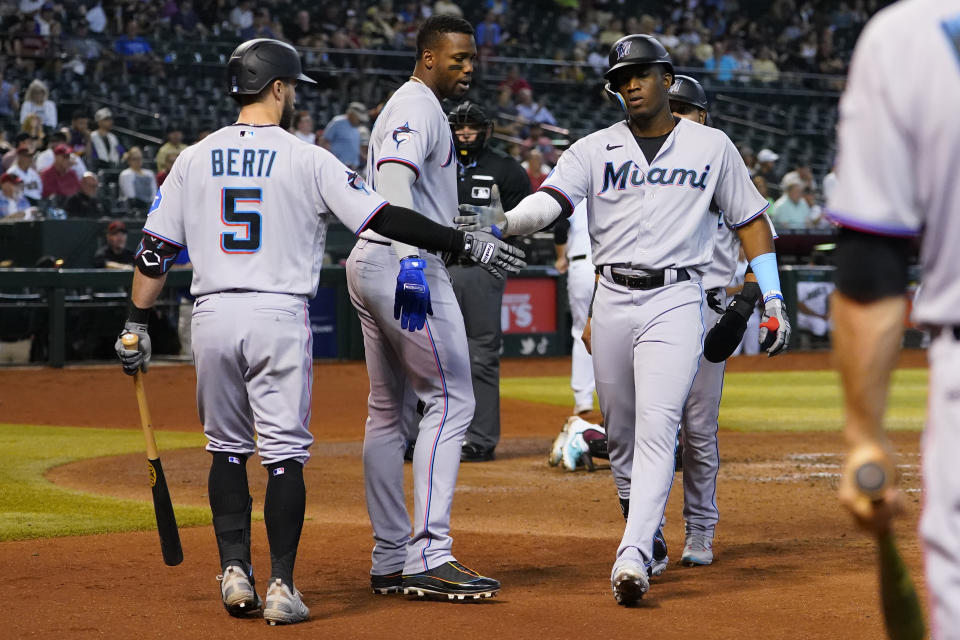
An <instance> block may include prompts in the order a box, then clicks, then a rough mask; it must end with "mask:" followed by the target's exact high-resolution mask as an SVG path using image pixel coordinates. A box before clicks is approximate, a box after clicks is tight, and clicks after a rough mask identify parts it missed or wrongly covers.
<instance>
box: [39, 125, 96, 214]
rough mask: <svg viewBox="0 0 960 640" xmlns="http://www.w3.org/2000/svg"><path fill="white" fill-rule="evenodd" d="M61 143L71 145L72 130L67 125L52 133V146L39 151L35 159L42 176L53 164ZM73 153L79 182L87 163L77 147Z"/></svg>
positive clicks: (75, 171)
mask: <svg viewBox="0 0 960 640" xmlns="http://www.w3.org/2000/svg"><path fill="white" fill-rule="evenodd" d="M61 144H62V145H66V146H68V147H70V130H69V129H67V128H66V127H64V128H63V129H59V130H57V131H54V132H53V133H51V134H50V146H48V147H47V148H46V149H44V150H43V151H41V152H40V153H38V154H37V155H36V157H35V158H34V159H33V167H34V168H35V169H36V170H37V173H39V174H40V177H41V178H43V172H44V171H46V170H47V169H49V168H50V167H51V166H53V162H54V159H55V149H56V148H57V146H58V145H61ZM71 148H72V147H71ZM71 155H72V156H73V160H72V162H71V167H72V169H73V172H74V173H75V174H77V181H78V182H79V181H80V178H82V177H83V174H84V172H86V170H87V165H86V164H85V163H84V162H83V159H82V158H81V157H80V156H79V155H77V152H76V149H73V153H72V154H71ZM44 197H46V196H44Z"/></svg>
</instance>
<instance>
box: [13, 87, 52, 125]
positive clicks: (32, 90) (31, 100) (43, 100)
mask: <svg viewBox="0 0 960 640" xmlns="http://www.w3.org/2000/svg"><path fill="white" fill-rule="evenodd" d="M49 96H50V92H49V90H48V89H47V85H46V84H44V83H43V81H42V80H34V81H33V82H31V83H30V84H29V86H27V90H26V91H25V92H24V94H23V104H22V105H21V106H20V122H21V123H23V122H24V121H25V120H26V119H27V117H28V116H30V115H32V114H37V115H38V116H39V117H40V122H41V123H42V124H43V126H45V127H55V126H57V105H55V104H54V103H53V100H50V98H49Z"/></svg>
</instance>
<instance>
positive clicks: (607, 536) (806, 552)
mask: <svg viewBox="0 0 960 640" xmlns="http://www.w3.org/2000/svg"><path fill="white" fill-rule="evenodd" d="M569 364H570V363H569V359H563V358H558V359H534V360H511V361H505V362H504V364H503V372H502V373H503V381H502V393H503V398H504V399H503V404H502V411H503V418H502V425H503V427H502V429H503V440H502V441H501V444H500V446H499V447H498V449H497V460H495V461H494V462H491V463H484V464H472V465H471V464H464V465H463V466H462V467H461V470H460V478H459V482H458V486H457V497H456V499H455V501H454V511H453V536H454V553H455V554H456V555H457V556H458V559H460V560H461V561H462V562H464V563H465V564H467V565H468V566H471V567H474V568H476V569H477V570H479V571H481V572H483V573H486V574H487V575H490V576H492V577H495V578H498V579H499V580H501V581H502V583H503V591H502V592H501V593H500V595H499V596H498V597H497V598H495V599H494V600H491V601H484V602H481V603H476V604H472V603H471V604H459V603H458V604H452V603H447V602H418V601H415V600H410V599H408V598H406V597H405V596H387V597H384V596H374V595H373V594H371V593H370V591H369V588H368V586H369V578H368V575H367V572H368V570H369V554H370V549H371V547H372V538H371V529H370V525H369V521H368V518H367V514H366V509H365V506H364V501H363V483H362V477H361V465H360V449H361V440H362V436H363V423H364V419H365V415H366V411H365V402H366V395H367V378H366V373H365V370H364V367H363V365H362V364H359V363H338V364H318V365H317V366H316V367H315V368H314V379H315V382H314V394H313V420H312V425H313V427H312V430H313V433H314V436H315V437H316V440H317V442H316V444H315V445H314V447H313V449H312V453H313V458H312V460H311V461H310V463H309V464H308V465H307V467H306V469H305V479H306V484H307V520H306V524H305V526H304V531H303V538H302V542H301V546H300V552H299V557H298V562H297V571H296V581H297V587H298V588H299V589H300V590H301V591H302V592H303V594H304V600H305V602H306V604H307V605H308V606H309V607H310V609H311V619H310V621H309V622H307V623H305V624H302V625H296V626H293V627H287V628H268V627H267V626H266V625H265V624H264V622H263V620H262V619H260V620H237V619H234V618H230V617H229V616H228V615H227V614H226V612H224V611H223V608H222V606H221V603H220V598H219V589H218V585H217V582H216V580H215V576H216V574H217V573H218V568H219V567H218V563H217V550H216V544H215V540H214V536H213V532H212V527H211V525H210V512H209V508H208V506H207V496H206V481H207V472H208V468H209V466H208V464H209V461H208V455H207V454H206V453H205V452H204V451H203V437H202V434H201V429H200V425H199V422H198V419H197V414H196V405H195V402H194V385H195V381H196V379H195V375H194V372H193V368H192V367H191V366H189V365H158V366H155V367H153V368H152V369H151V371H150V373H149V374H148V375H147V376H146V378H145V383H146V387H147V394H148V396H149V400H150V405H151V410H152V413H153V421H154V427H155V428H156V429H157V440H158V444H159V446H160V449H161V455H162V459H163V464H164V468H165V470H166V475H167V480H168V482H169V483H170V490H171V493H172V495H173V501H174V506H175V509H176V513H177V518H178V520H179V522H180V525H181V532H180V534H181V538H182V540H183V548H184V556H185V560H184V562H183V564H181V565H179V566H177V567H166V566H164V564H163V562H162V559H161V556H160V548H159V542H158V537H157V533H156V529H155V527H154V522H153V510H152V505H151V502H150V490H149V486H148V484H147V474H146V463H145V460H144V453H143V438H142V434H141V432H140V429H139V423H138V417H137V408H136V401H135V398H134V393H133V387H132V384H131V381H130V379H129V378H127V377H126V376H124V375H123V374H122V373H121V372H120V370H119V366H90V367H76V368H68V369H64V370H53V369H46V368H31V369H23V368H21V369H5V370H0V390H2V391H0V422H2V424H0V566H2V567H3V570H4V574H5V575H4V579H3V580H2V581H0V598H2V599H3V601H4V602H6V603H8V605H7V606H6V607H3V609H2V612H0V628H2V629H3V631H0V637H4V638H158V637H163V638H201V637H202V638H205V639H208V640H209V639H213V638H239V637H243V638H257V637H267V636H270V637H291V638H292V637H298V638H299V637H304V638H306V637H310V638H317V637H324V638H383V637H404V638H408V637H423V638H444V639H449V638H454V637H456V638H484V639H485V640H489V639H490V638H501V637H503V638H506V637H517V636H522V635H532V634H538V635H541V636H544V637H546V636H549V637H553V638H583V637H643V638H647V637H649V638H663V639H670V638H683V639H685V640H687V639H689V638H703V639H705V640H706V639H712V638H731V639H733V638H737V639H752V638H763V639H775V638H784V639H798V638H804V639H806V638H824V639H834V638H837V639H839V638H850V639H854V638H863V639H867V638H870V639H875V638H881V637H883V622H882V617H881V615H880V607H879V597H878V588H877V583H876V562H875V549H874V544H873V542H872V541H871V540H870V539H868V538H866V537H864V536H862V535H860V534H858V533H856V532H854V531H853V529H852V527H851V525H850V521H849V518H848V517H847V516H846V514H845V513H844V512H842V511H841V509H840V507H839V506H838V504H837V501H836V497H835V494H836V486H837V479H838V473H839V463H840V460H841V452H842V451H843V441H842V438H841V436H840V432H839V427H840V423H841V412H840V397H839V389H838V387H837V382H836V376H835V374H834V373H833V372H831V371H829V362H828V360H827V358H826V356H825V354H819V353H813V354H786V355H783V356H779V357H777V358H773V359H768V358H765V357H762V356H755V357H741V358H736V359H733V360H731V362H730V365H729V366H728V373H727V376H726V387H725V389H726V391H725V394H724V400H723V405H722V408H721V417H720V421H721V425H720V426H721V434H720V455H721V470H720V476H719V488H718V504H719V507H720V524H719V526H718V529H717V539H716V546H715V551H716V561H715V563H714V564H713V565H712V566H709V567H700V568H695V569H688V568H684V567H681V566H679V564H678V563H677V560H679V552H680V549H681V547H682V544H683V523H682V519H681V508H682V487H681V486H680V475H679V474H678V475H677V476H676V478H675V483H674V491H672V492H671V495H670V501H669V504H668V507H667V511H666V515H667V526H666V529H665V533H666V537H667V543H668V545H669V549H670V557H671V563H670V567H669V569H668V570H667V572H666V573H665V574H664V575H663V576H661V577H659V578H655V579H654V580H653V582H652V587H651V591H650V593H649V594H648V595H647V597H646V598H644V600H643V601H642V603H641V606H639V607H637V608H633V609H624V608H622V607H618V606H617V605H616V603H615V602H614V599H613V597H612V595H611V594H610V582H609V572H610V567H611V565H612V561H613V558H614V553H615V551H616V547H617V542H618V540H619V537H620V534H621V533H622V528H623V520H622V518H621V516H620V512H619V508H618V505H617V500H616V494H615V491H614V488H613V481H612V479H611V477H610V472H609V471H608V470H598V471H597V472H594V473H588V472H586V471H577V472H575V473H570V472H565V471H562V470H560V469H557V468H550V467H548V466H547V464H546V455H547V451H548V450H549V446H550V443H551V442H552V440H553V438H554V437H555V436H556V434H557V433H558V431H559V429H560V427H561V426H562V424H563V422H564V420H565V419H566V418H567V417H568V413H569V410H570V407H571V406H572V404H573V403H572V396H571V394H570V391H569V388H568V386H567V383H568V379H567V377H566V376H567V375H568V374H569ZM925 388H926V369H925V354H924V353H922V352H905V354H904V355H903V357H902V359H901V368H900V369H898V371H897V373H896V377H895V382H894V387H893V393H892V398H891V411H890V412H889V426H890V427H891V428H893V429H895V432H894V433H893V435H892V438H893V441H894V443H895V445H896V446H897V448H898V450H899V452H900V454H901V455H900V460H899V462H900V471H901V476H902V484H903V487H904V488H905V489H906V492H907V493H906V495H907V506H908V508H907V513H906V515H905V517H903V518H901V519H900V520H899V521H898V524H897V535H898V538H899V541H900V545H901V551H902V552H903V555H904V557H905V560H906V562H907V564H908V566H909V567H910V569H911V570H912V572H913V574H914V578H915V580H916V581H917V586H918V588H919V589H920V591H921V595H922V592H923V583H922V567H921V554H920V547H919V544H918V540H917V534H916V524H917V517H918V515H919V507H920V478H919V475H918V474H919V468H918V463H919V458H918V447H919V440H920V430H921V428H922V425H923V412H924V406H925V402H926V394H925ZM594 419H596V420H599V416H594ZM409 470H410V467H409V465H408V466H407V483H408V488H409V486H410V477H409ZM250 471H251V474H250V478H251V483H252V487H251V489H252V492H253V496H254V511H255V519H256V522H255V523H254V527H253V557H254V566H255V568H256V569H257V570H258V571H260V572H261V573H259V574H258V576H259V577H260V579H261V585H262V582H263V580H264V579H265V578H266V577H267V576H266V575H265V572H266V571H268V569H269V556H268V552H267V548H266V534H265V530H264V527H263V522H262V518H261V517H259V516H258V515H257V510H258V509H260V508H262V504H263V492H264V488H265V484H266V477H265V474H263V473H259V472H257V470H256V469H255V468H254V467H253V466H251V467H250ZM409 493H410V492H409V490H408V494H409Z"/></svg>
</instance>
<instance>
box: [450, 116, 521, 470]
mask: <svg viewBox="0 0 960 640" xmlns="http://www.w3.org/2000/svg"><path fill="white" fill-rule="evenodd" d="M449 120H450V129H451V131H452V133H453V144H454V146H455V147H456V150H457V153H456V158H457V160H456V163H457V198H458V200H459V202H460V204H461V205H487V204H489V203H490V201H491V198H492V195H493V188H494V186H496V187H497V189H498V191H499V193H500V198H501V201H502V202H503V206H505V207H507V208H512V207H515V206H516V205H517V204H519V203H520V201H521V200H523V199H524V198H525V197H526V196H528V195H530V179H529V178H528V177H527V172H526V171H524V169H523V167H521V166H520V163H519V162H517V161H516V160H514V159H513V158H511V157H510V156H508V155H507V154H505V153H503V152H502V151H499V150H497V149H493V148H491V147H490V146H489V145H488V144H487V142H488V138H489V136H490V134H491V133H492V131H493V122H492V121H491V120H490V119H489V118H488V117H487V114H486V113H484V111H483V109H481V108H480V107H479V106H478V105H476V104H474V103H473V102H469V101H466V102H463V103H461V104H460V105H458V106H457V108H456V109H454V110H453V111H451V112H450V114H449ZM501 221H502V218H501V219H500V220H493V219H491V220H479V221H478V223H479V224H480V225H482V226H488V225H492V224H494V223H496V222H501ZM461 228H463V227H461ZM461 262H462V264H457V265H452V266H450V268H449V271H450V277H451V278H452V279H453V292H454V294H455V295H456V296H457V302H458V303H459V304H460V311H461V313H462V314H463V321H464V324H465V326H466V331H467V345H468V346H469V349H470V371H471V378H472V380H473V394H474V398H475V402H476V410H475V411H474V413H473V420H472V421H471V422H470V427H469V428H468V429H467V433H466V435H465V437H464V441H463V444H462V446H461V448H460V461H461V462H486V461H488V460H493V458H494V450H495V449H496V447H497V444H498V443H499V442H500V348H501V346H502V343H503V331H502V328H501V326H500V308H501V306H502V305H503V292H504V289H505V288H506V280H505V279H504V278H497V277H495V276H492V275H491V274H489V273H487V272H486V271H485V270H483V269H477V268H475V267H474V264H473V263H472V262H470V261H468V260H466V261H461Z"/></svg>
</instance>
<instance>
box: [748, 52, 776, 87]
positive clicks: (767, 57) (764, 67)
mask: <svg viewBox="0 0 960 640" xmlns="http://www.w3.org/2000/svg"><path fill="white" fill-rule="evenodd" d="M753 78H754V79H755V80H757V81H758V82H764V83H767V84H772V83H774V82H777V81H778V80H779V79H780V69H779V68H777V63H776V62H775V61H774V55H773V51H771V50H770V47H766V46H764V47H760V53H758V54H757V57H756V58H754V60H753Z"/></svg>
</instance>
